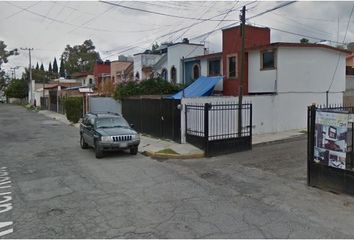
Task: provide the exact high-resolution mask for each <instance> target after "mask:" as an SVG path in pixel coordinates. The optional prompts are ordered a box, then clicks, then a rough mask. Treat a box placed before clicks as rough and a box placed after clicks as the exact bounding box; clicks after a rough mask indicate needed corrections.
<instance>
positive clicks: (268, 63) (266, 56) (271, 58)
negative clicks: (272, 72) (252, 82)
mask: <svg viewBox="0 0 354 240" xmlns="http://www.w3.org/2000/svg"><path fill="white" fill-rule="evenodd" d="M274 68H275V51H274V50H267V51H263V52H262V55H261V69H274Z"/></svg>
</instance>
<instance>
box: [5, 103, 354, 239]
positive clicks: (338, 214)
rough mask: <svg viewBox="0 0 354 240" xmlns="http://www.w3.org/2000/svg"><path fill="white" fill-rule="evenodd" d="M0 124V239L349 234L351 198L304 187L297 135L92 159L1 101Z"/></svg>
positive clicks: (59, 128)
mask: <svg viewBox="0 0 354 240" xmlns="http://www.w3.org/2000/svg"><path fill="white" fill-rule="evenodd" d="M0 126H1V128H0V154H1V155H0V176H2V174H3V175H5V174H7V175H6V176H7V177H9V178H10V179H11V180H10V181H11V185H8V186H9V188H4V189H1V188H0V236H1V233H3V234H6V235H4V236H5V237H7V238H288V237H290V238H349V237H351V238H353V237H354V229H353V228H352V226H354V217H353V212H354V200H353V198H351V197H349V196H345V195H335V194H332V193H327V192H323V191H321V190H318V189H314V188H308V187H307V186H306V185H305V175H306V172H305V159H306V158H305V157H306V156H305V152H306V148H305V144H306V142H305V139H304V138H297V139H293V140H291V141H287V142H282V143H277V144H268V145H261V146H257V147H255V148H254V149H253V150H252V151H249V152H244V153H238V154H230V155H225V156H223V157H218V158H209V159H200V160H185V161H176V160H168V161H162V162H161V161H157V160H153V159H150V158H147V157H144V156H142V155H139V154H138V155H137V156H131V155H129V154H128V153H118V154H110V155H109V156H107V157H106V158H104V159H99V160H98V159H96V158H95V157H94V153H93V151H92V150H82V149H80V147H79V141H78V140H79V138H78V130H77V129H76V128H74V127H70V126H66V125H63V124H61V123H59V122H56V121H53V120H51V119H48V118H46V117H44V116H42V115H40V114H37V113H34V112H30V111H27V110H25V109H24V108H22V107H18V106H10V105H5V104H1V105H0ZM3 180H4V179H1V178H0V187H1V186H4V185H1V181H3ZM7 180H8V179H7ZM5 190H6V192H5ZM9 190H10V191H9ZM4 196H7V197H8V198H7V199H5V198H4ZM9 197H10V199H9ZM4 200H7V202H6V203H8V204H11V206H12V209H8V211H6V212H1V210H2V209H3V208H2V205H1V203H3V201H4ZM11 222H12V223H13V224H12V225H6V226H5V223H6V224H9V223H11ZM11 229H13V233H9V232H4V231H5V230H11Z"/></svg>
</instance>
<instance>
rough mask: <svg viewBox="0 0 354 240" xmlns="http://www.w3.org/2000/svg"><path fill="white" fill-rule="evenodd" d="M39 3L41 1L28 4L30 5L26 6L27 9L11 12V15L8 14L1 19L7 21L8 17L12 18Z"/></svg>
mask: <svg viewBox="0 0 354 240" xmlns="http://www.w3.org/2000/svg"><path fill="white" fill-rule="evenodd" d="M38 3H40V1H38V2H35V3H34V4H32V5H30V6H28V7H26V8H25V9H21V10H20V11H17V12H15V13H13V14H10V15H8V16H6V17H4V18H2V19H0V21H6V20H8V19H10V18H12V17H14V16H16V15H18V14H19V13H21V12H24V11H25V10H27V9H30V8H32V7H34V6H35V5H37V4H38Z"/></svg>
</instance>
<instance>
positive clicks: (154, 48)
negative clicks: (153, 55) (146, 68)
mask: <svg viewBox="0 0 354 240" xmlns="http://www.w3.org/2000/svg"><path fill="white" fill-rule="evenodd" d="M158 48H159V44H158V43H157V42H155V43H153V44H152V47H151V50H152V51H155V50H156V49H158Z"/></svg>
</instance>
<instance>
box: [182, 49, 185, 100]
mask: <svg viewBox="0 0 354 240" xmlns="http://www.w3.org/2000/svg"><path fill="white" fill-rule="evenodd" d="M184 75H185V73H184V56H183V57H182V84H183V85H184V86H183V89H182V98H184V88H185V81H186V80H185V76H184Z"/></svg>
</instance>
